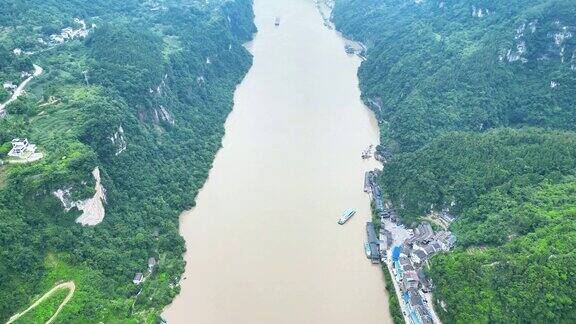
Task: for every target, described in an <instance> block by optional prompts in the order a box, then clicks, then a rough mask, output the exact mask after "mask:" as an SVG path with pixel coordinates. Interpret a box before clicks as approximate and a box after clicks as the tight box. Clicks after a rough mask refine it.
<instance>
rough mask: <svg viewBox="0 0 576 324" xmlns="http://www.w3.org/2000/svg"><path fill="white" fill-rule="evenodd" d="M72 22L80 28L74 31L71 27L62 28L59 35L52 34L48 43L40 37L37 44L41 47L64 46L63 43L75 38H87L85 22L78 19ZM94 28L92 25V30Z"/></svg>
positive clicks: (87, 31)
mask: <svg viewBox="0 0 576 324" xmlns="http://www.w3.org/2000/svg"><path fill="white" fill-rule="evenodd" d="M74 22H75V23H77V24H79V25H80V28H78V29H74V28H72V27H66V28H63V29H62V30H61V32H60V34H52V35H50V36H49V37H48V41H45V40H44V39H43V38H42V37H40V38H38V42H39V43H41V44H43V45H49V46H55V45H60V44H64V43H65V42H67V41H69V40H72V39H76V38H85V37H86V36H88V33H89V32H90V30H89V29H87V28H86V22H84V20H82V19H79V18H74ZM94 27H96V26H95V25H94V24H93V25H92V28H94Z"/></svg>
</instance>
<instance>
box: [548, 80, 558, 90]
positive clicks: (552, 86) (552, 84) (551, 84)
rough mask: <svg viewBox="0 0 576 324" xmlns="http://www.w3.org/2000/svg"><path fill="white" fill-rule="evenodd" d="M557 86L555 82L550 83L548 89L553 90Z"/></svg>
mask: <svg viewBox="0 0 576 324" xmlns="http://www.w3.org/2000/svg"><path fill="white" fill-rule="evenodd" d="M557 86H558V82H556V81H550V88H552V89H554V88H556V87H557Z"/></svg>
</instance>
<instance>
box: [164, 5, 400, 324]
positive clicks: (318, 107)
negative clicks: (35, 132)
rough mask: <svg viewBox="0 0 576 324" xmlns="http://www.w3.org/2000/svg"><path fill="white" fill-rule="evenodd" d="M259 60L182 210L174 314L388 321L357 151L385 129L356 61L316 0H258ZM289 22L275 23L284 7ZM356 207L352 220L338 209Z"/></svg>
mask: <svg viewBox="0 0 576 324" xmlns="http://www.w3.org/2000/svg"><path fill="white" fill-rule="evenodd" d="M254 5H255V14H256V25H257V27H258V30H259V32H258V33H257V34H256V35H255V39H254V41H253V42H251V43H250V44H247V47H248V48H249V49H250V51H251V52H252V54H253V55H254V65H253V66H252V68H251V70H250V72H249V73H248V75H247V76H246V78H245V79H244V81H243V82H242V84H241V85H240V86H239V87H238V89H237V91H236V94H235V105H234V110H233V112H232V113H231V114H230V116H229V118H228V120H227V122H226V135H225V137H224V140H223V148H222V149H221V150H220V152H219V153H218V154H217V156H216V159H215V161H214V165H213V168H212V170H211V171H210V176H209V178H208V181H207V182H206V184H205V186H204V188H203V189H202V191H201V192H200V194H199V196H198V197H197V206H196V207H195V208H194V209H193V210H190V211H187V212H185V213H183V214H182V216H181V224H180V231H181V234H182V235H183V236H184V238H185V239H186V248H187V253H186V254H185V259H186V262H187V265H186V272H185V274H184V276H185V277H186V279H185V280H183V281H182V285H181V288H182V290H181V293H180V295H179V296H178V297H177V298H176V299H175V300H174V302H173V304H172V305H170V306H169V307H167V308H166V310H165V312H164V317H165V318H166V319H167V321H168V323H202V324H203V323H363V324H368V323H389V322H391V319H390V315H389V311H388V304H387V295H386V291H385V286H384V281H383V277H382V271H381V270H380V268H379V267H378V266H375V265H372V264H371V263H370V262H369V261H368V260H367V259H366V257H365V255H364V248H363V244H364V241H365V238H366V232H365V222H366V221H368V220H369V218H370V216H369V212H370V203H369V198H368V196H367V195H366V194H365V193H364V192H363V191H362V189H363V181H364V171H366V170H369V169H373V168H375V167H376V166H378V164H377V163H376V162H375V161H373V160H369V161H364V160H362V159H361V158H360V155H361V152H362V150H364V149H365V148H366V147H367V146H368V145H369V144H374V145H375V144H377V142H378V138H379V137H378V127H377V124H376V121H375V119H374V116H373V115H372V113H371V112H370V111H369V110H368V109H367V108H366V107H364V105H363V104H362V102H361V100H360V92H359V89H358V79H357V77H356V72H357V69H358V66H359V64H360V59H359V58H357V57H355V56H350V55H347V54H346V53H345V51H344V40H343V39H341V38H340V37H339V36H338V34H337V33H336V32H335V31H333V30H330V29H328V28H326V27H325V26H324V25H323V23H322V19H321V16H320V14H319V13H318V11H317V10H316V8H315V5H314V2H313V1H312V0H255V4H254ZM277 16H278V17H280V19H281V23H280V26H278V27H276V26H274V20H275V17H277ZM347 208H354V209H356V210H357V214H356V215H355V216H354V217H353V218H352V219H351V220H350V221H349V222H348V223H347V224H345V225H344V226H340V225H338V224H337V221H338V218H339V217H340V214H341V213H342V212H343V211H344V210H345V209H347Z"/></svg>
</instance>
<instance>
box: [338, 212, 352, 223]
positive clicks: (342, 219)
mask: <svg viewBox="0 0 576 324" xmlns="http://www.w3.org/2000/svg"><path fill="white" fill-rule="evenodd" d="M354 214H356V211H355V210H354V209H347V210H346V211H345V212H344V213H343V214H342V216H340V220H339V221H338V224H340V225H344V223H346V222H347V221H348V220H349V219H350V218H352V216H354Z"/></svg>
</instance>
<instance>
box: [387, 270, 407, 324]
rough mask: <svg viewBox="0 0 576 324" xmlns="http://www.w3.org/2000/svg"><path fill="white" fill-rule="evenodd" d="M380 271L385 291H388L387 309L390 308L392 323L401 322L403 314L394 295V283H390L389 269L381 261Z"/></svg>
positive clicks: (402, 321)
mask: <svg viewBox="0 0 576 324" xmlns="http://www.w3.org/2000/svg"><path fill="white" fill-rule="evenodd" d="M382 273H383V274H384V282H385V283H386V291H387V292H388V309H389V310H390V315H391V316H392V320H393V321H394V324H403V323H405V322H404V315H402V308H400V301H399V300H398V296H397V295H396V290H395V289H394V283H392V277H391V276H390V271H389V270H388V265H386V263H384V262H383V263H382Z"/></svg>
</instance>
